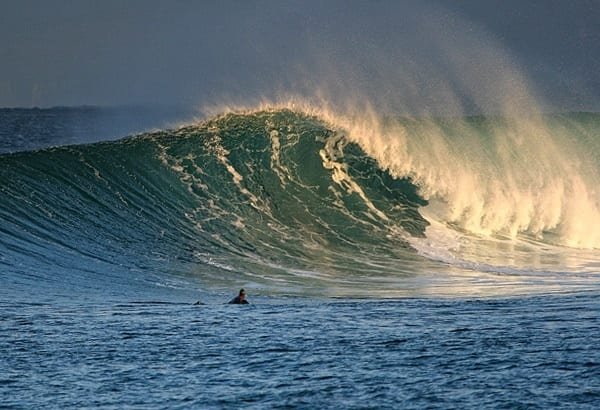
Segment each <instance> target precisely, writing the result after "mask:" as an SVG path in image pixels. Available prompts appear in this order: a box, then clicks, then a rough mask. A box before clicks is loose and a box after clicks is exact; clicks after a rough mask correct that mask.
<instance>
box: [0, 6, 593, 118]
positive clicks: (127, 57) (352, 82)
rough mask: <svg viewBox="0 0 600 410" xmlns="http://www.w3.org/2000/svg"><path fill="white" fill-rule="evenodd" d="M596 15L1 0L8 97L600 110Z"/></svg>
mask: <svg viewBox="0 0 600 410" xmlns="http://www.w3.org/2000/svg"><path fill="white" fill-rule="evenodd" d="M599 22H600V0H575V1H567V0H564V1H563V0H561V1H558V0H528V1H522V0H518V1H517V0H463V1H450V0H448V1H439V0H438V1H434V0H429V1H402V0H394V1H385V0H372V1H367V0H363V1H353V0H322V1H310V0H309V1H299V0H298V1H286V0H281V1H275V0H273V1H266V0H263V1H258V0H256V1H253V0H248V1H245V0H220V1H191V0H172V1H157V0H102V1H93V0H78V1H75V0H71V1H67V0H47V1H34V0H18V1H15V0H3V1H2V2H1V3H0V38H1V39H2V41H1V43H0V107H16V106H20V107H31V106H41V107H48V106H57V105H61V106H65V105H66V106H71V105H108V106H110V105H126V104H158V105H185V106H195V105H202V104H218V103H223V102H229V101H232V102H239V103H241V102H245V101H252V100H257V99H260V98H267V99H269V98H277V96H280V95H285V94H288V95H293V94H300V95H304V96H309V97H312V96H315V95H319V96H320V97H322V98H329V99H332V100H335V101H338V102H340V101H344V100H346V99H350V98H351V99H353V100H357V99H359V100H360V99H368V100H372V101H374V104H375V105H381V106H384V105H385V106H389V107H398V109H413V108H416V107H442V106H448V105H451V104H453V105H460V106H461V110H466V109H467V108H465V107H471V108H473V109H475V110H477V109H481V110H484V111H485V110H486V109H489V110H491V111H493V110H494V109H495V108H498V104H497V101H498V100H502V101H503V102H502V104H504V105H507V104H509V103H510V102H512V101H515V99H516V100H519V101H521V102H523V101H525V100H527V101H530V100H529V99H528V98H529V96H533V98H534V99H535V101H536V103H535V104H536V105H539V106H540V107H541V108H542V109H544V110H549V111H600V23H599ZM521 94H527V96H528V98H521V97H520V96H521ZM324 96H325V97H324Z"/></svg>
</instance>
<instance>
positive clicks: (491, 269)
mask: <svg viewBox="0 0 600 410" xmlns="http://www.w3.org/2000/svg"><path fill="white" fill-rule="evenodd" d="M138 114H139V112H138ZM142 117H144V118H142ZM146 117H148V118H146ZM184 117H185V116H184V115H183V114H181V113H177V114H174V113H169V115H168V120H167V116H165V117H164V118H162V119H159V118H158V117H157V116H156V115H150V116H145V115H142V114H139V115H138V116H137V117H135V118H136V119H135V121H133V120H131V118H132V116H131V115H130V114H129V115H128V113H127V111H126V110H125V109H124V108H122V109H114V110H112V111H111V110H108V111H107V110H104V111H102V110H100V111H98V109H94V108H92V107H82V108H68V109H67V108H61V109H48V110H40V109H4V110H0V274H1V276H0V278H1V283H0V285H1V286H0V288H1V298H0V307H1V311H2V315H1V316H0V348H1V351H2V352H3V355H2V358H0V369H1V370H2V371H1V372H0V407H6V408H39V407H47V408H65V407H76V408H165V407H167V408H190V407H191V408H238V407H250V408H419V409H421V408H511V409H512V408H582V409H583V408H590V409H591V408H595V407H596V406H597V403H598V401H599V400H600V349H599V348H598V345H599V342H600V338H599V335H600V299H599V296H600V258H599V256H600V251H599V249H600V191H599V190H598V186H599V183H600V138H598V133H599V132H600V114H591V113H569V114H552V115H551V114H544V115H541V114H539V115H533V114H529V115H525V114H524V115H523V116H521V117H506V116H465V117H450V116H447V117H411V116H399V115H389V114H385V115H383V114H381V115H376V114H374V113H372V112H370V113H365V115H363V116H350V115H342V114H340V113H337V112H335V111H334V110H331V109H324V108H315V107H313V106H309V105H305V104H304V105H303V104H292V103H289V104H275V105H272V106H260V107H255V108H250V109H248V108H246V109H233V110H231V109H223V110H222V111H221V112H218V113H216V114H215V115H212V116H208V117H206V118H204V119H202V120H189V119H188V120H187V121H184V120H185V118H184ZM117 119H118V120H117ZM240 288H244V289H246V293H247V294H248V299H249V301H250V305H247V306H237V305H228V304H227V301H228V300H229V299H231V298H232V297H233V296H235V295H236V294H237V292H238V290H239V289H240ZM197 301H199V302H200V303H199V304H194V303H195V302H197Z"/></svg>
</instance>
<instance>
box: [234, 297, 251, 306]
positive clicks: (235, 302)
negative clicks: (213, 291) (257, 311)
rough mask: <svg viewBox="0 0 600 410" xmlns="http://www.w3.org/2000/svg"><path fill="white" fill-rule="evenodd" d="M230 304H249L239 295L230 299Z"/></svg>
mask: <svg viewBox="0 0 600 410" xmlns="http://www.w3.org/2000/svg"><path fill="white" fill-rule="evenodd" d="M229 304H230V305H249V303H248V301H247V300H242V299H240V297H239V296H236V297H234V298H233V299H231V300H230V301H229Z"/></svg>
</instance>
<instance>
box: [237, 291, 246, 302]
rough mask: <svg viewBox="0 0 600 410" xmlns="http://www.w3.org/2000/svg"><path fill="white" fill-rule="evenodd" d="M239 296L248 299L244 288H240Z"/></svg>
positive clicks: (241, 298)
mask: <svg viewBox="0 0 600 410" xmlns="http://www.w3.org/2000/svg"><path fill="white" fill-rule="evenodd" d="M238 296H239V297H240V300H246V291H245V290H244V289H240V293H239V295H238Z"/></svg>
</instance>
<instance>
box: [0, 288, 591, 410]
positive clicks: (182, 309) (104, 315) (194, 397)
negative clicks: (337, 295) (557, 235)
mask: <svg viewBox="0 0 600 410" xmlns="http://www.w3.org/2000/svg"><path fill="white" fill-rule="evenodd" d="M251 301H252V302H254V304H253V305H250V306H233V305H221V304H218V303H215V304H213V303H210V304H207V305H204V306H191V305H189V304H181V303H153V302H141V303H136V302H135V301H130V302H105V303H97V302H95V303H66V304H60V303H59V304H56V303H55V302H52V301H51V300H50V301H49V302H50V303H48V302H47V303H23V302H16V301H13V302H8V303H6V302H3V303H2V307H1V308H2V311H3V315H2V320H1V322H0V347H1V348H2V351H3V352H5V355H4V357H3V359H2V363H3V365H2V367H3V368H4V370H3V372H2V376H1V377H0V397H2V398H3V400H2V402H3V405H5V406H7V407H11V408H36V407H45V408H64V407H77V408H87V407H94V408H95V407H100V408H123V407H137V408H148V407H151V408H164V407H181V408H189V407H196V408H239V407H250V408H265V407H273V408H288V407H292V408H316V407H318V408H400V407H402V408H540V409H542V408H581V409H584V408H589V409H592V408H596V407H597V403H598V400H599V398H600V352H599V350H598V334H599V332H600V304H599V303H598V298H597V295H590V294H581V295H570V296H559V295H557V296H544V297H531V298H510V299H491V300H430V299H404V300H398V301H360V300H350V301H331V300H322V299H310V300H306V299H299V300H298V299H291V300H290V299H282V298H253V300H251Z"/></svg>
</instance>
